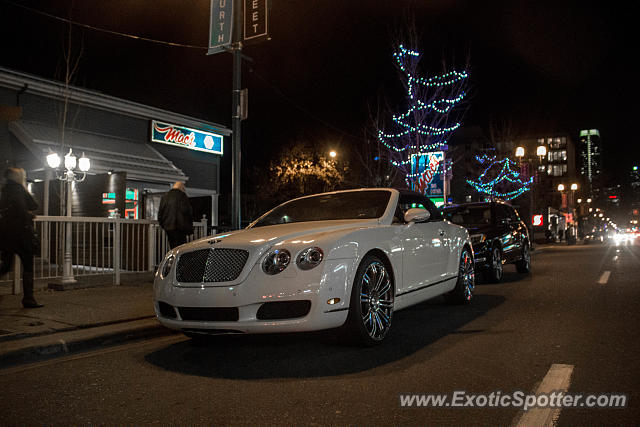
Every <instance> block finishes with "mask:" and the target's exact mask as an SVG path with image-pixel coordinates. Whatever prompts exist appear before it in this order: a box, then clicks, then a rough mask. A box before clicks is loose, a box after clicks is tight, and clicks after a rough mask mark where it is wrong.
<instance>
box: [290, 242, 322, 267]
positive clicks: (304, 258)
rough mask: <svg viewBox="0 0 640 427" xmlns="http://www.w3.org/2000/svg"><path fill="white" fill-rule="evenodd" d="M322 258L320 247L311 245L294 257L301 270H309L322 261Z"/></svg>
mask: <svg viewBox="0 0 640 427" xmlns="http://www.w3.org/2000/svg"><path fill="white" fill-rule="evenodd" d="M322 258H324V252H322V249H320V248H318V247H316V246H312V247H310V248H307V249H305V250H303V251H302V252H300V254H299V255H298V258H297V259H296V264H297V265H298V268H300V269H301V270H311V269H312V268H313V267H317V266H318V264H320V263H321V262H322Z"/></svg>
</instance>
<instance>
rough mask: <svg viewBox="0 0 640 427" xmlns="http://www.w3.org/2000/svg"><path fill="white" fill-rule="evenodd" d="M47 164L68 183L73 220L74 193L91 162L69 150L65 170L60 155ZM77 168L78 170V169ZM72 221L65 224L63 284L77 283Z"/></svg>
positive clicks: (68, 213) (68, 211)
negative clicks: (73, 256)
mask: <svg viewBox="0 0 640 427" xmlns="http://www.w3.org/2000/svg"><path fill="white" fill-rule="evenodd" d="M47 164H48V165H49V167H50V168H51V169H53V170H55V172H56V177H57V178H58V179H59V180H60V181H63V182H65V183H66V193H67V194H66V216H67V218H71V214H72V209H73V205H72V200H73V197H72V191H73V185H74V184H75V183H76V182H82V181H84V179H85V178H86V177H87V172H88V171H89V169H90V168H91V161H90V160H89V158H88V157H86V156H85V155H84V153H82V157H80V159H79V160H78V158H77V157H76V156H75V155H74V154H73V150H72V149H71V148H69V152H68V153H67V154H66V155H65V156H64V168H60V164H61V159H60V156H59V155H58V153H55V152H53V151H52V152H50V153H49V154H48V155H47ZM76 168H77V169H76ZM72 226H73V224H72V223H71V221H69V220H68V221H67V222H66V224H65V233H64V262H63V265H62V279H61V282H62V283H63V284H69V283H75V282H76V279H75V278H74V277H73V267H72V246H71V245H72V232H73V228H72Z"/></svg>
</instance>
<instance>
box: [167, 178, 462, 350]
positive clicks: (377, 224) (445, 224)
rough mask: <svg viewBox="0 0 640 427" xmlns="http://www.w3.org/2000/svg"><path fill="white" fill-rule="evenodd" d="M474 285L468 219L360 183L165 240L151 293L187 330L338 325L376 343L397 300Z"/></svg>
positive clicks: (457, 294) (450, 295)
mask: <svg viewBox="0 0 640 427" xmlns="http://www.w3.org/2000/svg"><path fill="white" fill-rule="evenodd" d="M474 287H475V273H474V262H473V251H472V247H471V242H470V240H469V234H468V232H467V231H466V229H465V228H463V227H460V226H458V225H455V224H452V223H450V222H449V221H446V220H444V219H443V218H442V216H441V214H440V212H439V211H438V209H437V208H436V207H435V206H434V204H433V203H432V202H431V201H430V200H429V199H428V198H427V197H425V196H422V195H420V194H418V193H414V192H410V191H405V190H395V189H389V188H373V189H371V188H367V189H359V190H348V191H336V192H331V193H323V194H317V195H312V196H307V197H301V198H298V199H294V200H291V201H289V202H286V203H283V204H281V205H280V206H277V207H276V208H274V209H272V210H271V211H269V212H267V213H266V214H265V215H263V216H261V217H260V218H258V219H257V220H256V221H255V222H253V223H252V224H250V225H249V226H248V227H247V228H246V229H244V230H238V231H234V232H230V233H228V234H222V235H217V236H213V237H206V238H203V239H200V240H197V241H194V242H191V243H187V244H185V245H182V246H179V247H177V248H175V249H173V250H171V251H170V252H169V253H168V254H167V255H166V257H165V259H164V260H163V261H162V263H161V264H160V266H159V268H158V271H157V273H156V277H155V284H154V303H155V310H156V314H157V316H158V319H159V321H160V322H161V323H162V324H163V325H165V326H167V327H169V328H173V329H178V330H181V331H183V332H184V333H185V334H187V335H188V336H191V337H194V338H197V337H201V336H202V335H201V334H222V333H271V332H298V331H313V330H321V329H330V328H338V327H342V330H343V332H345V333H346V334H347V335H348V336H349V337H350V338H352V339H353V340H355V341H357V342H359V343H362V344H375V343H378V342H380V341H382V340H383V339H384V337H385V336H386V335H387V333H388V332H389V329H390V327H391V323H392V318H393V312H394V311H395V310H400V309H402V308H404V307H408V306H410V305H413V304H417V303H419V302H422V301H425V300H427V299H429V298H433V297H435V296H438V295H444V296H445V298H446V300H447V301H449V302H452V303H468V302H469V301H471V299H472V296H473V291H474Z"/></svg>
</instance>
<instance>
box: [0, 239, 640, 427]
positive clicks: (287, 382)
mask: <svg viewBox="0 0 640 427" xmlns="http://www.w3.org/2000/svg"><path fill="white" fill-rule="evenodd" d="M607 271H608V272H609V273H606V272H607ZM639 277H640V246H621V247H615V246H609V245H607V246H600V245H598V246H567V247H555V248H547V249H545V250H544V251H542V252H539V253H536V254H535V255H534V258H533V272H532V274H531V275H528V276H522V275H518V274H516V273H515V268H514V267H513V266H508V267H506V269H505V280H504V282H503V283H501V284H495V285H493V284H483V283H479V285H478V287H477V293H476V298H475V300H474V302H473V304H472V305H470V306H466V307H459V306H455V307H452V306H448V305H446V304H444V302H443V301H442V300H441V299H435V300H432V301H429V302H427V303H425V304H421V305H419V306H415V307H412V308H409V309H407V310H404V311H401V312H398V313H396V314H395V315H394V324H393V330H392V333H391V335H390V336H389V337H388V340H387V341H386V342H385V343H384V344H383V345H382V346H379V347H375V348H367V349H361V348H356V347H349V346H345V345H343V344H341V343H340V342H337V341H336V340H334V339H333V338H332V336H331V334H327V333H320V334H302V335H301V334H297V335H271V336H230V337H219V338H216V339H215V340H214V341H212V343H210V345H208V346H196V345H194V344H193V343H192V342H191V341H190V340H188V339H186V338H183V337H181V336H174V337H168V338H167V337H165V338H158V339H153V340H149V341H145V342H139V343H132V344H128V345H124V346H120V347H112V348H109V349H105V350H102V351H96V352H92V353H87V354H83V355H76V356H70V357H67V358H63V359H56V360H52V361H48V362H42V363H36V364H33V365H27V366H20V367H16V368H12V369H7V370H4V371H0V390H2V397H1V398H0V414H1V415H0V420H2V421H0V422H1V423H2V424H3V425H20V426H24V425H43V424H47V425H82V424H101V425H102V424H104V425H134V424H161V425H168V424H172V425H175V424H181V425H183V424H188V425H201V424H208V425H211V424H232V423H233V424H253V425H271V424H278V425H300V424H303V425H314V424H318V425H329V424H331V425H333V424H339V425H344V424H357V425H378V424H385V425H397V424H409V425H513V424H514V423H515V422H516V421H517V420H518V419H519V418H520V417H521V416H522V414H523V413H522V412H521V411H520V410H519V409H518V408H513V407H510V408H495V407H484V408H469V407H465V408H451V407H445V408H433V407H429V408H424V407H420V408H418V407H413V408H406V407H401V405H400V398H399V396H400V394H401V393H420V394H425V393H452V392H454V391H456V390H466V391H467V392H469V393H473V394H477V393H491V392H496V391H501V392H502V393H511V392H514V391H517V390H521V391H523V392H525V393H530V392H534V391H535V390H536V389H537V388H538V386H539V385H540V383H541V382H542V381H543V378H545V376H546V375H547V373H548V372H549V369H550V367H551V366H552V365H554V364H563V365H569V366H571V368H572V374H571V380H570V384H569V387H568V392H570V393H585V394H588V393H596V394H597V393H625V394H627V395H628V407H627V408H624V409H586V408H565V409H562V411H561V412H560V413H559V416H558V418H557V422H558V424H559V425H561V426H562V425H588V424H590V425H604V424H606V425H637V422H638V419H640V404H639V403H638V402H639V400H640V392H639V389H640V369H639V368H638V360H639V357H638V354H640V341H639V340H638V338H639V336H638V325H639V324H640V280H639V279H638V278H639ZM605 279H606V280H605Z"/></svg>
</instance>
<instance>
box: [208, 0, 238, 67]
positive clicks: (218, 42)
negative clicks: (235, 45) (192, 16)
mask: <svg viewBox="0 0 640 427" xmlns="http://www.w3.org/2000/svg"><path fill="white" fill-rule="evenodd" d="M232 30H233V0H211V19H210V21H209V50H208V51H207V54H208V55H211V54H214V53H218V52H222V51H224V50H225V47H227V46H229V45H230V44H231V42H232V40H231V35H232V34H233V33H232Z"/></svg>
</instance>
